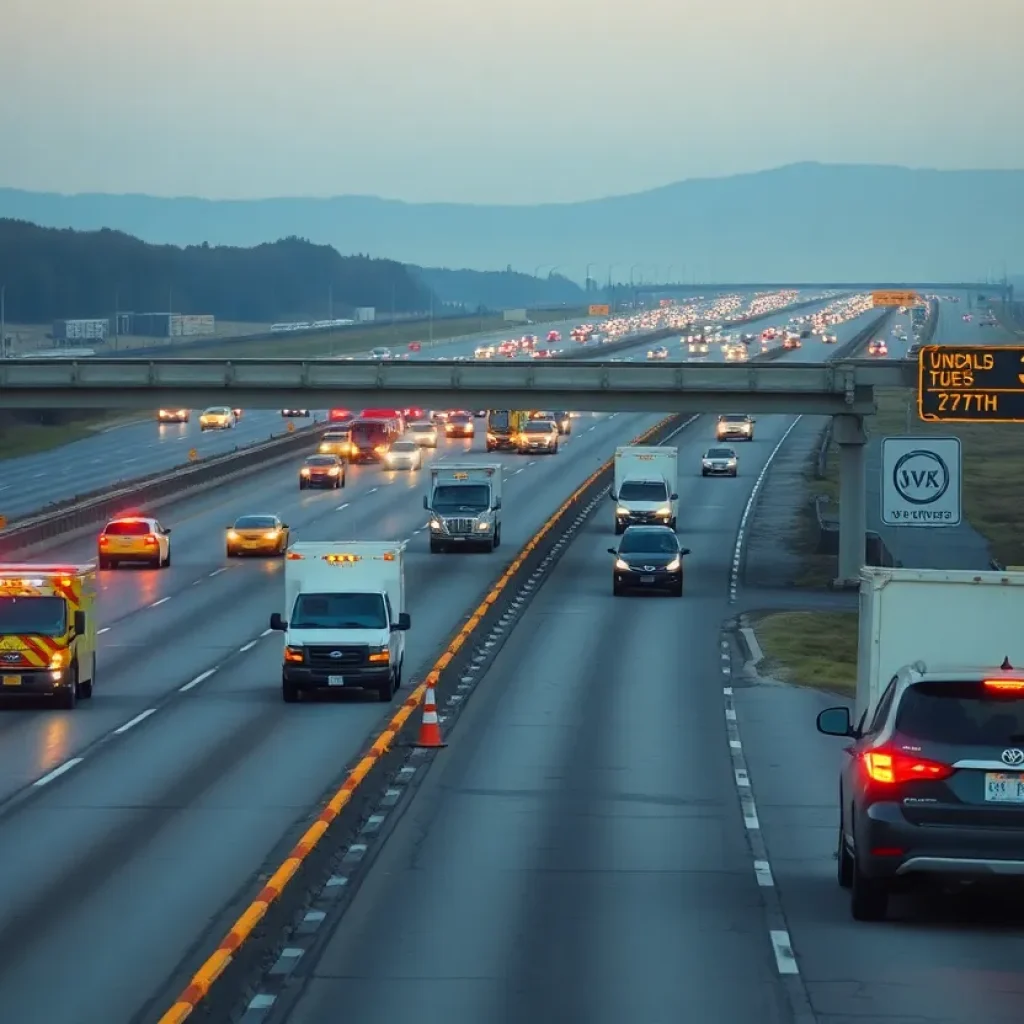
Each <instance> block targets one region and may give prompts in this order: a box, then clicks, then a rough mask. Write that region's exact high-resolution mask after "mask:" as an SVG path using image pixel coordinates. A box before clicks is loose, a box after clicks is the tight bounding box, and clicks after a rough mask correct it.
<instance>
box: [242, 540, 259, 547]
mask: <svg viewBox="0 0 1024 1024" xmlns="http://www.w3.org/2000/svg"><path fill="white" fill-rule="evenodd" d="M262 546H263V541H260V540H244V541H242V547H244V548H259V547H262Z"/></svg>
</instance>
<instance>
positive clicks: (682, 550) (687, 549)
mask: <svg viewBox="0 0 1024 1024" xmlns="http://www.w3.org/2000/svg"><path fill="white" fill-rule="evenodd" d="M689 553H690V549H689V548H680V550H679V554H680V555H681V556H684V557H685V556H686V555H688V554H689Z"/></svg>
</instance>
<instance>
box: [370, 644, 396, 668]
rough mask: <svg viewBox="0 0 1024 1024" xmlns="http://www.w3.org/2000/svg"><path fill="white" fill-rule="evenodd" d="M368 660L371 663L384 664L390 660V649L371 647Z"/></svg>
mask: <svg viewBox="0 0 1024 1024" xmlns="http://www.w3.org/2000/svg"><path fill="white" fill-rule="evenodd" d="M368 660H369V662H370V664H371V665H386V664H387V663H388V662H389V661H391V651H390V650H389V649H388V648H387V647H371V648H370V655H369V659H368Z"/></svg>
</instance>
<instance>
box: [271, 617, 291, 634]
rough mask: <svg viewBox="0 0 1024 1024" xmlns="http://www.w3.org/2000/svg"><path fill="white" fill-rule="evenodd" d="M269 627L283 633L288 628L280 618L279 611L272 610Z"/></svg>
mask: <svg viewBox="0 0 1024 1024" xmlns="http://www.w3.org/2000/svg"><path fill="white" fill-rule="evenodd" d="M270 628H271V629H272V630H274V632H275V633H283V632H284V631H285V630H286V629H287V628H288V623H287V622H285V621H284V619H282V618H281V613H280V612H274V613H273V614H272V615H271V616H270Z"/></svg>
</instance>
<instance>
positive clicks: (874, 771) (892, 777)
mask: <svg viewBox="0 0 1024 1024" xmlns="http://www.w3.org/2000/svg"><path fill="white" fill-rule="evenodd" d="M861 764H863V766H864V771H865V772H866V773H867V776H868V778H869V779H871V781H872V782H878V783H882V784H883V785H893V786H898V785H901V784H903V783H906V782H921V781H923V780H926V779H930V780H932V781H935V780H939V779H948V778H949V777H950V776H951V775H952V774H953V772H954V771H955V770H956V769H954V768H953V767H952V766H951V765H948V764H943V763H942V762H941V761H928V760H925V759H924V758H920V757H914V756H913V755H911V754H902V753H899V752H897V751H892V750H884V749H879V750H867V751H865V752H864V753H863V754H861Z"/></svg>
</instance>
